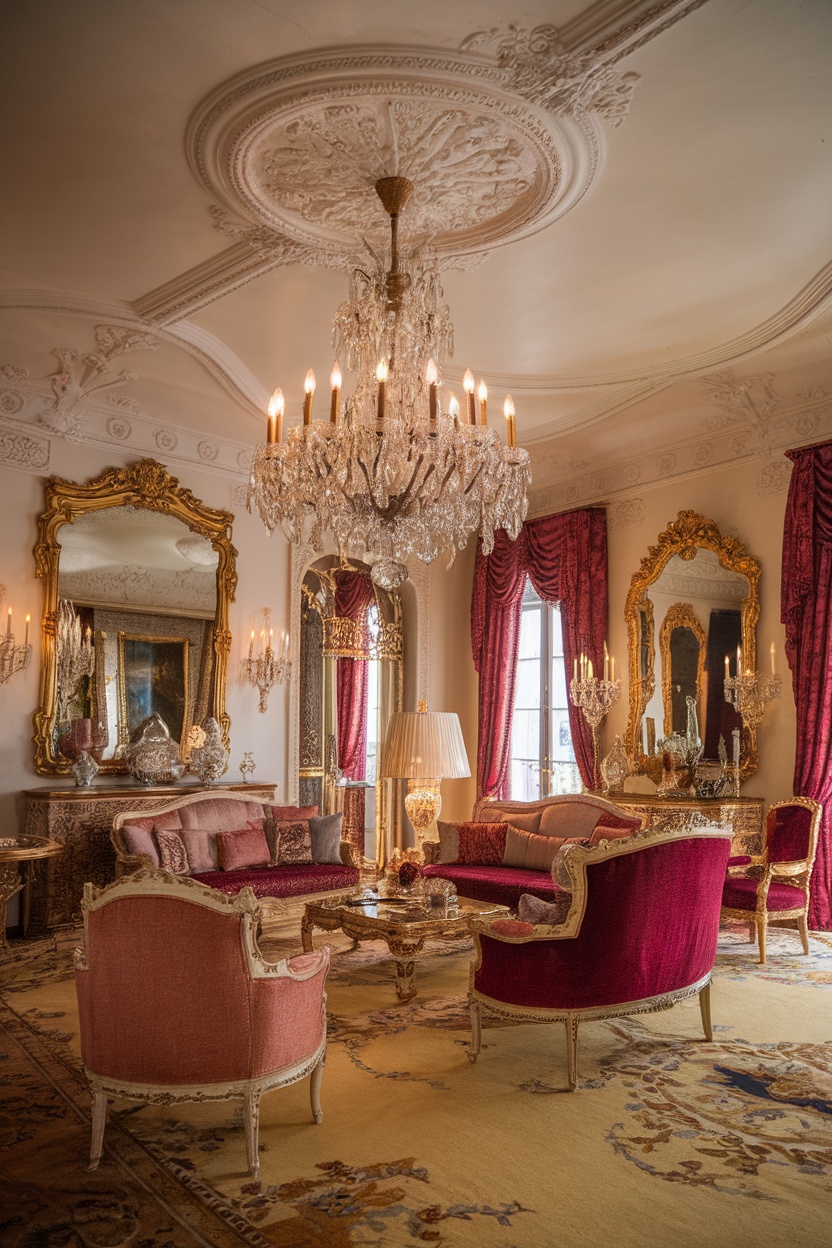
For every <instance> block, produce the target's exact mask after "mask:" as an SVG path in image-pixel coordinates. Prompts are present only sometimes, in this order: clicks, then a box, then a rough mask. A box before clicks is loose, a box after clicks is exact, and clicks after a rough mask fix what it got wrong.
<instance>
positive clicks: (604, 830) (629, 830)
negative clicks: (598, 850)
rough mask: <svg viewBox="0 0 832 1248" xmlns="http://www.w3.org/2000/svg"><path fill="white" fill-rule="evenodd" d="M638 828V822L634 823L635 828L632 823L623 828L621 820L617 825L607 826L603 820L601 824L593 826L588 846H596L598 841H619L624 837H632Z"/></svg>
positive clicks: (639, 824) (639, 825) (639, 823)
mask: <svg viewBox="0 0 832 1248" xmlns="http://www.w3.org/2000/svg"><path fill="white" fill-rule="evenodd" d="M640 828H641V822H640V820H636V821H635V826H633V823H632V822H630V823H628V824H627V825H626V826H625V825H624V821H623V820H621V821H620V822H619V823H613V824H609V823H607V821H606V819H604V822H603V823H598V824H596V825H595V829H594V831H593V833H592V836H591V837H590V838H589V843H590V845H597V844H598V842H599V841H620V840H621V839H622V838H624V837H628V836H632V835H633V834H634V833H635V832H638V831H639V830H640Z"/></svg>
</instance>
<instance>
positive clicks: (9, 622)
mask: <svg viewBox="0 0 832 1248" xmlns="http://www.w3.org/2000/svg"><path fill="white" fill-rule="evenodd" d="M11 635H12V609H11V607H9V614H8V617H7V619H6V636H7V637H11Z"/></svg>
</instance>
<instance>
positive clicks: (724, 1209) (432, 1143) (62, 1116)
mask: <svg viewBox="0 0 832 1248" xmlns="http://www.w3.org/2000/svg"><path fill="white" fill-rule="evenodd" d="M330 941H331V943H332V944H333V946H334V947H335V948H336V949H337V956H336V957H335V958H334V961H333V969H332V972H331V974H330V979H329V989H328V995H329V1001H328V1005H329V1051H328V1058H327V1066H326V1071H325V1074H324V1080H323V1090H322V1099H323V1107H324V1121H323V1123H322V1124H321V1125H320V1126H315V1124H314V1123H313V1122H312V1119H311V1114H310V1111H309V1099H308V1083H306V1082H304V1083H302V1084H299V1085H295V1086H294V1087H291V1088H288V1089H284V1090H282V1091H278V1092H274V1093H270V1094H269V1095H267V1096H266V1097H264V1099H263V1104H262V1112H261V1132H260V1141H261V1171H260V1180H259V1181H258V1182H252V1181H251V1179H250V1177H249V1176H248V1174H247V1172H246V1171H245V1147H244V1141H243V1133H242V1116H241V1112H240V1109H239V1108H237V1107H234V1106H228V1105H225V1104H221V1103H216V1104H205V1105H186V1106H179V1107H172V1108H167V1109H165V1108H152V1107H143V1106H137V1105H136V1104H135V1103H130V1102H126V1101H116V1102H114V1104H113V1107H112V1109H111V1113H110V1119H109V1122H108V1127H107V1134H106V1136H105V1155H104V1160H103V1162H102V1165H101V1168H100V1169H99V1170H98V1171H97V1172H95V1173H93V1174H90V1173H88V1172H87V1171H86V1169H85V1166H86V1158H87V1156H88V1150H89V1097H88V1093H87V1091H86V1085H85V1082H84V1078H83V1074H82V1071H81V1066H80V1060H79V1050H78V1040H77V1012H76V1006H75V992H74V983H73V978H72V971H71V957H70V949H71V945H72V943H73V941H72V939H71V934H70V935H67V936H66V937H65V938H64V939H63V940H62V941H61V942H59V945H58V948H57V949H56V948H55V947H54V943H53V942H50V941H45V942H42V945H41V946H40V947H36V948H35V949H34V950H31V949H30V950H28V951H27V955H26V956H25V957H24V956H18V957H16V958H15V959H14V960H12V961H7V962H5V963H3V964H2V965H0V975H2V977H3V980H4V983H5V992H4V998H3V1004H2V1006H1V1007H0V1026H2V1031H3V1038H2V1042H0V1149H2V1151H0V1243H2V1245H3V1248H53V1246H54V1248H128V1246H129V1248H156V1246H160V1248H180V1246H182V1248H195V1246H196V1245H199V1246H205V1245H213V1246H215V1248H229V1246H235V1245H242V1244H246V1245H251V1246H253V1248H376V1246H379V1245H381V1246H387V1245H390V1246H394V1248H397V1246H398V1245H408V1244H414V1245H416V1244H420V1243H422V1244H425V1243H429V1244H438V1245H442V1246H447V1248H454V1246H456V1245H458V1246H459V1248H481V1246H482V1248H491V1246H492V1245H493V1246H494V1248H497V1246H499V1248H572V1246H576V1245H584V1244H587V1245H590V1244H592V1245H596V1244H603V1245H607V1244H613V1243H614V1244H615V1245H616V1248H652V1246H653V1245H656V1246H657V1248H658V1246H659V1245H661V1246H662V1248H664V1246H665V1245H671V1246H674V1248H675V1246H678V1248H714V1246H715V1245H719V1246H721V1245H731V1248H752V1246H753V1248H761V1246H767V1245H771V1246H774V1245H778V1246H779V1245H785V1244H788V1245H790V1248H821V1245H827V1244H829V1242H830V1231H829V1214H830V1210H832V1047H830V1043H829V1041H830V1032H832V1027H831V1026H830V1019H832V1012H830V1007H832V947H831V946H830V944H829V941H828V940H823V939H814V940H813V941H812V952H811V955H810V956H809V957H808V958H804V957H802V956H800V955H799V952H798V951H799V942H798V940H797V937H796V935H794V934H792V933H787V932H773V933H771V935H770V960H769V963H768V965H767V966H766V967H759V966H757V964H756V962H755V960H754V959H755V953H754V950H753V949H752V947H751V946H750V945H748V944H747V942H746V937H745V933H744V931H742V930H740V929H732V930H726V931H725V932H724V933H723V939H722V941H721V944H720V953H719V960H718V964H717V972H716V977H715V984H714V990H713V1003H712V1004H713V1015H714V1023H715V1038H714V1041H713V1042H712V1043H705V1042H704V1041H703V1040H702V1039H701V1038H700V1037H701V1030H700V1027H699V1010H698V1006H697V1005H696V1003H695V1002H689V1003H684V1004H682V1005H679V1006H676V1007H675V1009H674V1010H672V1011H669V1012H667V1013H663V1014H658V1015H643V1016H641V1017H637V1018H631V1019H627V1020H618V1021H614V1022H611V1023H592V1024H587V1025H586V1026H585V1027H582V1028H581V1034H580V1053H579V1076H580V1084H581V1086H580V1089H579V1091H578V1092H577V1093H574V1094H568V1093H566V1094H564V1095H562V1094H563V1093H565V1089H566V1065H565V1044H564V1039H563V1034H562V1028H559V1027H542V1026H533V1025H522V1026H521V1025H515V1024H495V1023H492V1025H491V1026H487V1027H486V1030H485V1032H484V1044H483V1051H482V1054H481V1056H480V1058H479V1061H478V1062H477V1063H476V1065H474V1066H472V1065H471V1064H470V1063H469V1061H468V1060H467V1056H466V1048H467V1044H468V1018H467V1009H466V1005H465V991H466V985H467V968H468V963H469V961H470V946H468V945H466V944H465V943H461V944H454V945H444V946H436V947H435V948H434V949H433V950H431V951H430V954H429V955H428V956H426V957H424V960H423V961H422V963H421V964H420V965H419V967H418V972H417V984H418V988H419V995H418V996H417V997H416V998H415V999H414V1000H413V1001H412V1002H410V1003H408V1004H407V1005H400V1004H398V1003H397V1001H396V998H395V993H394V989H393V968H392V965H391V962H390V959H389V956H388V955H387V953H386V950H385V948H384V946H382V945H381V944H376V943H373V944H367V945H362V946H361V948H360V949H358V950H355V951H353V950H352V949H351V947H350V944H349V942H347V941H345V940H343V939H342V938H340V936H338V935H336V936H335V937H334V938H330ZM266 952H267V954H268V956H279V955H280V953H281V952H286V950H285V949H279V948H278V947H277V946H275V945H272V946H271V947H268V946H267V948H266Z"/></svg>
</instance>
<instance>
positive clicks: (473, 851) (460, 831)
mask: <svg viewBox="0 0 832 1248" xmlns="http://www.w3.org/2000/svg"><path fill="white" fill-rule="evenodd" d="M436 826H437V827H438V829H439V861H440V863H445V864H448V863H451V862H457V863H459V864H460V865H465V866H483V867H499V866H502V863H503V854H504V853H505V848H506V833H507V831H508V825H507V824H505V823H442V822H437V825H436Z"/></svg>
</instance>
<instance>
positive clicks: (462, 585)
mask: <svg viewBox="0 0 832 1248" xmlns="http://www.w3.org/2000/svg"><path fill="white" fill-rule="evenodd" d="M475 555H476V542H473V541H472V542H469V544H468V546H467V547H466V549H465V550H464V551H463V552H462V553H461V554H460V555H458V556H457V559H456V561H455V563H454V566H453V567H452V568H451V569H450V570H448V568H447V561H446V560H445V559H444V558H439V559H437V560H436V562H435V563H434V564H432V565H431V568H430V709H431V710H433V711H456V713H457V715H459V722H460V726H461V728H462V736H463V739H464V741H465V748H466V750H467V753H468V765H469V767H470V768H471V778H470V780H443V781H442V813H441V818H442V819H470V818H471V811H472V810H473V806H474V798H475V796H476V779H475V777H476V768H477V674H476V672H475V671H474V660H473V658H472V656H471V586H472V584H473V579H474V559H475Z"/></svg>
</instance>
